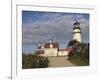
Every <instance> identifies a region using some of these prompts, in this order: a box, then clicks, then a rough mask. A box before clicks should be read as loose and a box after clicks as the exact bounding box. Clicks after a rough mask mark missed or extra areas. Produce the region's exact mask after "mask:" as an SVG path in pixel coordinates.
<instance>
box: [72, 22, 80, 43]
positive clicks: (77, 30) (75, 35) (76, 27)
mask: <svg viewBox="0 0 100 80" xmlns="http://www.w3.org/2000/svg"><path fill="white" fill-rule="evenodd" d="M73 26H74V27H73V40H77V41H78V42H81V29H80V23H79V22H77V21H76V22H75V23H74V24H73Z"/></svg>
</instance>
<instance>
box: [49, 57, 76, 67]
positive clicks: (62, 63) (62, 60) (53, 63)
mask: <svg viewBox="0 0 100 80" xmlns="http://www.w3.org/2000/svg"><path fill="white" fill-rule="evenodd" d="M48 59H49V61H50V62H49V67H71V66H75V64H73V63H71V62H70V61H69V60H67V59H66V57H49V58H48Z"/></svg>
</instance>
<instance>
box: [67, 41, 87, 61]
mask: <svg viewBox="0 0 100 80" xmlns="http://www.w3.org/2000/svg"><path fill="white" fill-rule="evenodd" d="M68 47H72V48H73V50H72V51H70V52H69V55H68V57H69V59H75V58H78V59H81V60H83V61H85V62H87V63H89V43H80V42H78V41H76V40H72V41H70V42H69V44H68Z"/></svg>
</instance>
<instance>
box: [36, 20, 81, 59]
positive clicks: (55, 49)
mask: <svg viewBox="0 0 100 80" xmlns="http://www.w3.org/2000/svg"><path fill="white" fill-rule="evenodd" d="M73 25H74V27H73V32H72V34H73V40H77V41H78V42H81V30H80V23H79V22H77V21H76V22H75V23H74V24H73ZM59 46H60V44H59V43H58V42H54V41H52V40H50V41H49V42H47V43H44V44H42V45H41V44H39V45H38V47H37V50H36V52H37V53H38V55H39V56H44V57H50V56H67V55H68V54H69V52H70V51H71V50H73V49H72V48H63V49H60V48H59Z"/></svg>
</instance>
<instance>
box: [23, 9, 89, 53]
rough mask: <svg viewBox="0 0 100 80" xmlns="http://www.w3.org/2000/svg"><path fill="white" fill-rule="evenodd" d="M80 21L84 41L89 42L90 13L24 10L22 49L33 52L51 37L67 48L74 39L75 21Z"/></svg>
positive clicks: (61, 46)
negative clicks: (39, 44)
mask: <svg viewBox="0 0 100 80" xmlns="http://www.w3.org/2000/svg"><path fill="white" fill-rule="evenodd" d="M76 20H77V21H79V22H80V27H81V32H82V42H89V14H84V13H61V12H39V11H22V34H23V37H22V45H23V47H22V51H23V52H25V53H29V52H33V51H34V50H35V49H36V48H37V45H38V43H45V42H48V41H49V40H50V39H52V40H54V41H57V42H59V45H60V48H65V47H66V46H67V44H68V42H69V41H70V40H72V30H73V23H74V22H75V21H76Z"/></svg>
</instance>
